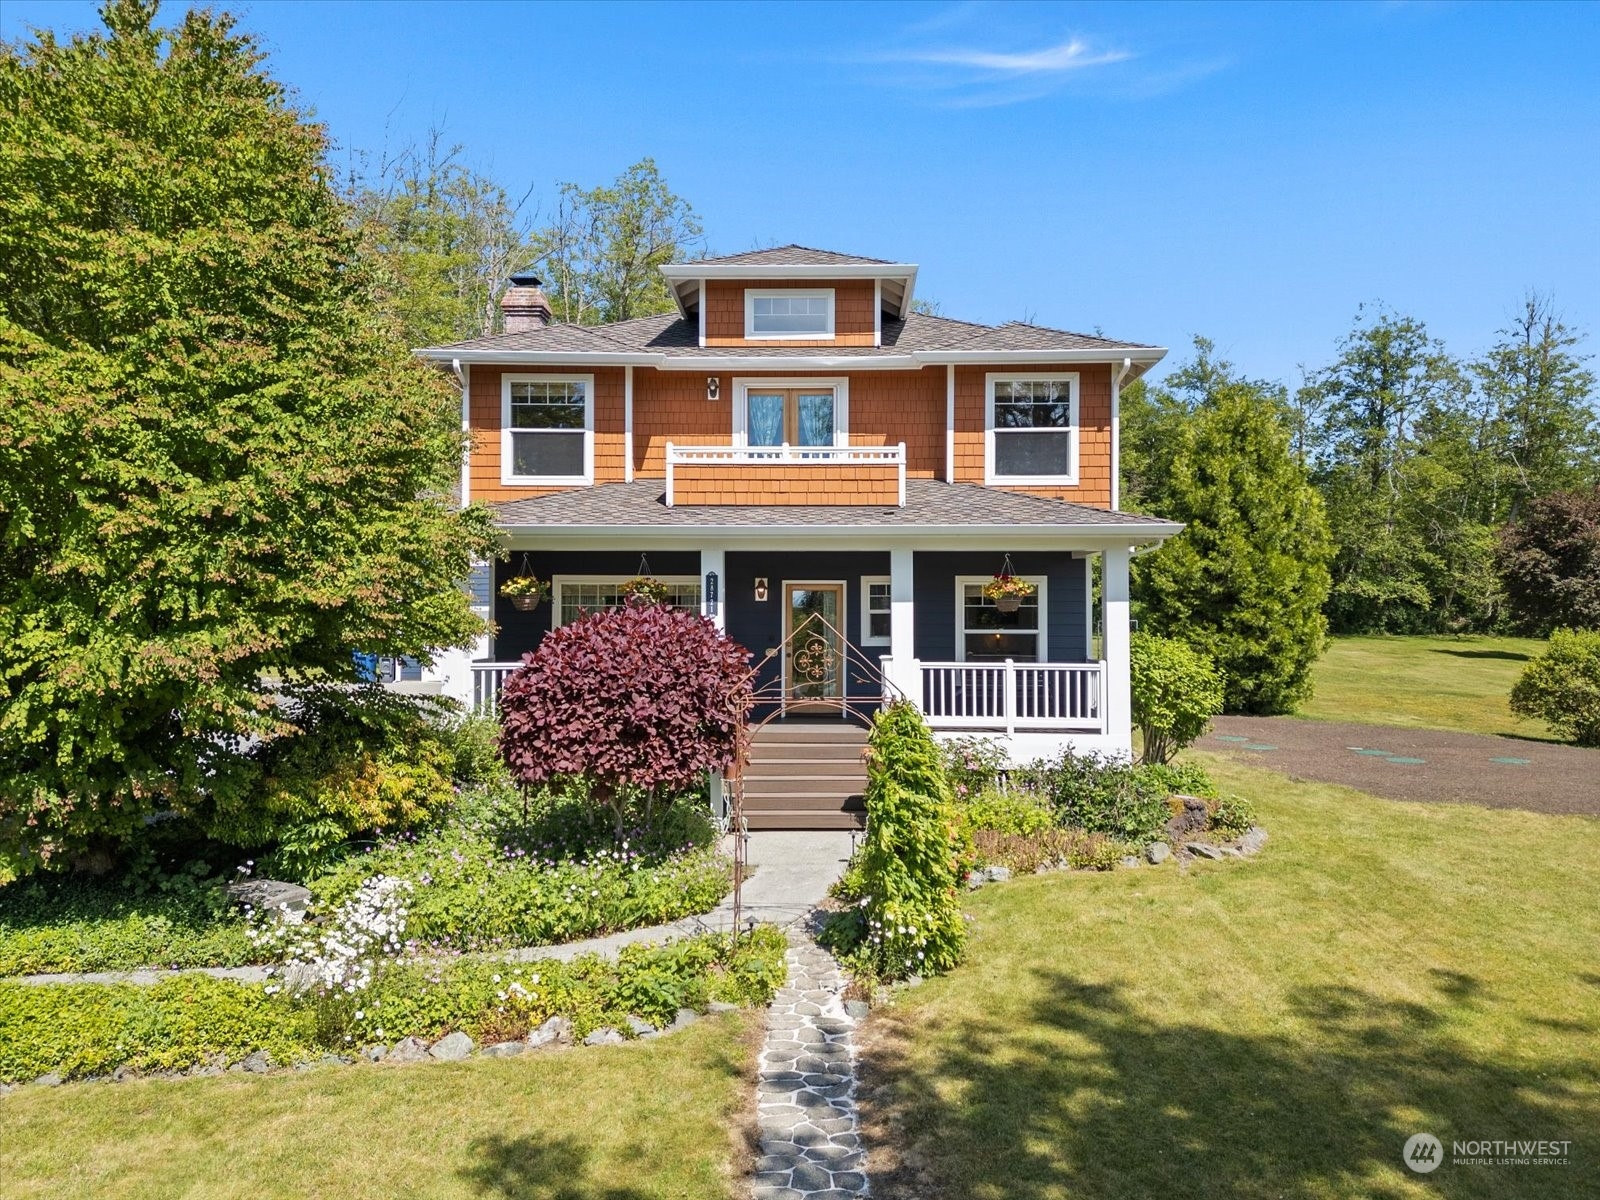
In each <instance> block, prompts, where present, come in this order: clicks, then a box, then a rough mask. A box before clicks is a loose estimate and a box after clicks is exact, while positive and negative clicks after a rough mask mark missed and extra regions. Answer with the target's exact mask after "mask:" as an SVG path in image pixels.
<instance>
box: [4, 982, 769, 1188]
mask: <svg viewBox="0 0 1600 1200" xmlns="http://www.w3.org/2000/svg"><path fill="white" fill-rule="evenodd" d="M759 1024H760V1018H759V1016H758V1015H756V1014H753V1013H737V1014H730V1015H727V1016H723V1017H720V1018H712V1019H707V1020H702V1021H701V1022H699V1023H698V1024H697V1025H695V1026H693V1027H691V1028H690V1029H688V1030H686V1031H684V1032H682V1033H677V1034H673V1035H672V1036H671V1037H665V1038H661V1039H659V1040H656V1041H651V1042H636V1043H633V1044H630V1045H627V1046H619V1047H615V1048H607V1049H581V1050H567V1051H556V1052H548V1053H539V1054H533V1055H528V1056H525V1057H523V1058H517V1059H507V1060H475V1061H471V1062H466V1063H458V1064H450V1065H442V1064H441V1065H420V1066H409V1067H384V1066H381V1065H380V1066H372V1065H362V1066H357V1067H348V1068H337V1069H336V1068H327V1069H322V1070H316V1071H310V1072H306V1073H302V1074H281V1075H268V1076H262V1077H254V1076H227V1077H224V1078H220V1079H197V1080H184V1081H179V1082H165V1081H160V1080H149V1081H143V1082H137V1083H121V1084H114V1085H113V1084H76V1085H68V1086H66V1087H63V1088H56V1089H44V1088H24V1089H21V1090H20V1091H17V1092H14V1093H12V1094H11V1095H9V1096H6V1097H4V1098H3V1099H0V1130H3V1131H4V1132H3V1134H0V1181H3V1182H0V1193H3V1194H4V1195H5V1196H6V1197H7V1200H24V1198H27V1197H52V1198H53V1197H64V1196H72V1197H77V1196H85V1197H87V1196H94V1197H96V1198H97V1200H101V1198H103V1200H111V1198H132V1197H152V1198H155V1197H162V1198H165V1197H177V1196H181V1197H184V1198H186V1200H202V1198H204V1200H211V1198H213V1197H241V1198H255V1197H286V1198H288V1197H292V1198H295V1200H301V1198H310V1197H327V1198H329V1200H368V1198H370V1200H393V1198H394V1197H399V1196H405V1197H413V1196H414V1197H426V1198H432V1197H441V1198H448V1197H491V1198H492V1197H539V1198H542V1200H647V1198H648V1200H668V1198H671V1200H713V1198H715V1197H732V1196H735V1195H739V1194H741V1192H740V1190H739V1185H738V1183H737V1178H736V1172H738V1171H740V1170H742V1167H743V1165H744V1164H743V1161H742V1159H743V1157H744V1153H745V1152H744V1151H743V1150H742V1149H741V1148H740V1144H738V1143H737V1142H736V1137H735V1133H732V1132H730V1130H735V1131H737V1130H739V1129H740V1128H742V1123H743V1120H744V1114H745V1112H746V1110H747V1108H748V1107H749V1104H750V1090H751V1082H750V1081H751V1079H752V1078H753V1071H754V1054H755V1050H754V1046H755V1042H754V1041H753V1040H752V1038H753V1036H754V1032H755V1030H756V1028H757V1027H758V1026H759Z"/></svg>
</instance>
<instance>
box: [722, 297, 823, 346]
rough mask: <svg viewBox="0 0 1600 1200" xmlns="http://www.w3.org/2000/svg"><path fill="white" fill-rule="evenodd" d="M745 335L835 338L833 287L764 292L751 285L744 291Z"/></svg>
mask: <svg viewBox="0 0 1600 1200" xmlns="http://www.w3.org/2000/svg"><path fill="white" fill-rule="evenodd" d="M744 335H745V337H747V338H763V339H765V338H831V337H832V336H833V289H832V288H816V289H810V290H802V289H799V288H784V289H783V290H781V291H772V292H762V291H757V290H756V289H754V288H747V289H746V290H745V294H744Z"/></svg>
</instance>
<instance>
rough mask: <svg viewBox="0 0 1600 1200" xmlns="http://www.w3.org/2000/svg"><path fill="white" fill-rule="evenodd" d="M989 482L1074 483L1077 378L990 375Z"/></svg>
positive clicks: (988, 397)
mask: <svg viewBox="0 0 1600 1200" xmlns="http://www.w3.org/2000/svg"><path fill="white" fill-rule="evenodd" d="M986 385H987V386H986V391H987V393H988V395H987V407H988V422H987V429H986V431H985V435H986V436H985V442H986V445H985V459H986V462H985V464H984V465H985V468H986V476H987V479H986V481H987V482H989V483H1039V484H1075V483H1077V482H1078V376H1077V374H1076V373H1068V374H1026V375H989V376H987V377H986Z"/></svg>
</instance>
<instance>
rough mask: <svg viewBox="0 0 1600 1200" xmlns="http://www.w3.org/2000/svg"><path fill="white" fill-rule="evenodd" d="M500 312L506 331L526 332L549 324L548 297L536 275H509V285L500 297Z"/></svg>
mask: <svg viewBox="0 0 1600 1200" xmlns="http://www.w3.org/2000/svg"><path fill="white" fill-rule="evenodd" d="M500 312H501V314H502V316H503V317H504V319H505V331H506V332H507V333H527V332H528V331H529V330H533V329H543V328H544V327H545V326H546V325H548V324H550V299H549V297H547V296H546V295H545V294H544V289H543V288H542V287H540V286H539V279H538V277H537V276H534V275H529V274H527V273H526V272H524V273H523V274H521V275H513V276H512V277H511V286H510V287H509V288H507V289H506V294H505V295H503V296H501V297H500Z"/></svg>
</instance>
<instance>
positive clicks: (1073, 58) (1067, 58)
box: [886, 38, 1133, 76]
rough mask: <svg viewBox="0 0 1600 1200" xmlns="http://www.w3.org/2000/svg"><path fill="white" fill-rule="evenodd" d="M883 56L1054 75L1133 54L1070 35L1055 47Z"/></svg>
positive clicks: (998, 71) (999, 71) (999, 72)
mask: <svg viewBox="0 0 1600 1200" xmlns="http://www.w3.org/2000/svg"><path fill="white" fill-rule="evenodd" d="M886 57H889V58H892V59H895V60H897V61H900V62H913V63H928V64H930V65H934V66H950V67H969V68H971V69H973V70H976V71H988V72H993V73H994V74H997V75H1006V76H1016V75H1042V74H1044V75H1055V74H1061V73H1063V72H1067V71H1081V70H1084V69H1085V68H1088V67H1103V66H1109V65H1110V64H1112V63H1119V62H1126V61H1127V60H1128V59H1130V58H1132V57H1133V55H1131V54H1129V53H1128V52H1126V51H1123V50H1099V51H1096V50H1095V49H1093V48H1092V47H1091V46H1090V45H1089V43H1088V42H1085V41H1084V40H1083V39H1081V38H1071V39H1069V40H1067V41H1065V42H1062V43H1061V44H1060V45H1058V46H1046V47H1045V48H1043V49H1041V50H1025V51H1022V52H1021V53H1016V54H1006V53H1001V52H999V51H993V50H912V51H907V52H903V53H900V54H894V55H888V56H886Z"/></svg>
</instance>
